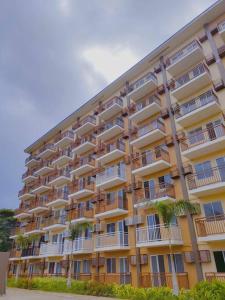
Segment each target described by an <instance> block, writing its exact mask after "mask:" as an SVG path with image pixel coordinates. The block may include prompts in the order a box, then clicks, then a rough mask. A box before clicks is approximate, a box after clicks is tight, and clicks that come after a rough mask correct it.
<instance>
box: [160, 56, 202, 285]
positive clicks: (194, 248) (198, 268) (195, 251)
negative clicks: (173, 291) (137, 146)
mask: <svg viewBox="0 0 225 300" xmlns="http://www.w3.org/2000/svg"><path fill="white" fill-rule="evenodd" d="M160 67H161V70H162V76H163V85H164V89H165V96H166V103H167V108H168V113H169V118H170V124H171V129H172V138H173V143H174V148H175V154H176V159H177V168H178V171H179V175H180V183H181V189H182V193H183V197H184V199H185V200H187V201H189V200H190V199H189V194H188V189H187V185H186V181H185V176H184V173H183V163H182V157H181V151H180V147H179V144H178V141H177V138H176V133H177V131H176V124H175V120H174V115H173V113H172V110H171V99H170V92H169V89H168V86H167V74H166V69H165V64H164V61H163V57H161V58H160ZM186 217H187V221H188V228H189V232H190V238H191V244H192V251H193V254H194V258H195V267H196V273H197V279H198V281H202V280H203V279H204V278H203V272H202V266H201V263H200V261H199V249H198V242H197V237H196V233H195V227H194V222H193V217H192V215H191V214H190V212H189V211H188V210H187V211H186Z"/></svg>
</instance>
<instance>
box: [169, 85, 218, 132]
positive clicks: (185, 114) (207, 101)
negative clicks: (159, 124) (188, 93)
mask: <svg viewBox="0 0 225 300" xmlns="http://www.w3.org/2000/svg"><path fill="white" fill-rule="evenodd" d="M219 112H221V107H220V105H219V103H218V100H217V97H216V96H215V95H214V94H213V92H212V91H211V90H210V91H208V92H206V93H204V94H202V95H201V96H199V97H197V98H194V99H192V100H190V101H188V102H185V103H184V104H181V105H176V107H175V108H174V113H175V118H176V122H177V123H178V124H179V125H181V126H183V127H185V126H191V125H192V124H194V123H196V122H201V121H203V120H204V119H208V118H210V117H211V116H213V115H216V114H218V113H219Z"/></svg>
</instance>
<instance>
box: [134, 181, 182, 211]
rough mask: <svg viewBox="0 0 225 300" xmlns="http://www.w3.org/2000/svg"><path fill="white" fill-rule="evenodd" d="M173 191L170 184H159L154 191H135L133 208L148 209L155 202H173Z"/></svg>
mask: <svg viewBox="0 0 225 300" xmlns="http://www.w3.org/2000/svg"><path fill="white" fill-rule="evenodd" d="M175 198H176V197H175V190H174V186H173V185H172V184H168V183H167V184H160V185H157V186H155V188H154V189H147V188H146V189H140V190H136V191H135V204H134V207H135V208H139V207H140V208H141V207H150V206H151V205H154V204H155V203H156V202H161V201H163V202H171V201H175Z"/></svg>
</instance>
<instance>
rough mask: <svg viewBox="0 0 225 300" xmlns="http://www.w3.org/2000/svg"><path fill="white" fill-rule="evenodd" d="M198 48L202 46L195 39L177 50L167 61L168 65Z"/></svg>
mask: <svg viewBox="0 0 225 300" xmlns="http://www.w3.org/2000/svg"><path fill="white" fill-rule="evenodd" d="M197 48H200V49H201V48H202V47H201V45H200V44H199V42H198V41H196V40H194V41H192V42H191V43H189V44H188V45H186V46H185V47H183V48H182V49H180V50H179V51H177V52H176V53H175V54H173V55H172V56H171V57H170V58H169V59H168V61H167V66H170V65H173V64H175V63H176V62H178V61H179V60H181V59H182V58H183V57H185V56H186V55H187V54H189V53H191V52H192V51H193V50H195V49H197Z"/></svg>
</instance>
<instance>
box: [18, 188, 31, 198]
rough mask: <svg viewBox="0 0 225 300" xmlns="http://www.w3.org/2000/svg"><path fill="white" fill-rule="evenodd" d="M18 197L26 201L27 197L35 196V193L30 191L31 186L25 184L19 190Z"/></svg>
mask: <svg viewBox="0 0 225 300" xmlns="http://www.w3.org/2000/svg"><path fill="white" fill-rule="evenodd" d="M18 197H19V199H20V200H21V201H26V200H28V199H32V198H35V195H34V194H33V191H32V187H27V186H25V187H24V188H23V189H22V190H20V191H19V193H18Z"/></svg>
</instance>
